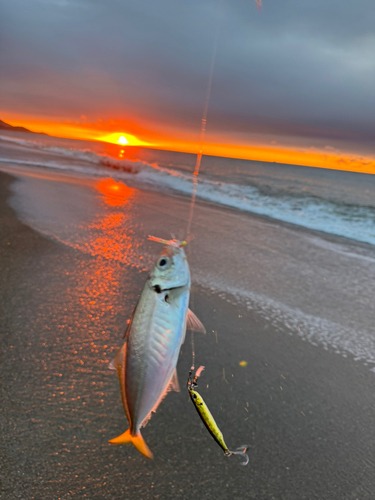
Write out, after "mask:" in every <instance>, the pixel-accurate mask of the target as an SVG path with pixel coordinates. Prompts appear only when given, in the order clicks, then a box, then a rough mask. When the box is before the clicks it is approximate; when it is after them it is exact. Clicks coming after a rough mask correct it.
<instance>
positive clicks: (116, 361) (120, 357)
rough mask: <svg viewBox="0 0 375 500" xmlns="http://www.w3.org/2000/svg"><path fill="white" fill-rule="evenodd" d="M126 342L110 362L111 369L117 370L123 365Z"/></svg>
mask: <svg viewBox="0 0 375 500" xmlns="http://www.w3.org/2000/svg"><path fill="white" fill-rule="evenodd" d="M125 344H126V342H124V344H123V345H122V347H121V348H120V349H119V350H118V351H117V353H116V356H115V357H114V358H113V359H112V361H110V362H109V363H108V368H109V369H110V370H117V369H118V368H119V367H121V366H122V364H123V362H124V350H125Z"/></svg>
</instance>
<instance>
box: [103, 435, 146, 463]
mask: <svg viewBox="0 0 375 500" xmlns="http://www.w3.org/2000/svg"><path fill="white" fill-rule="evenodd" d="M108 442H109V443H111V444H126V443H132V444H133V445H134V446H135V447H136V448H137V450H138V451H140V452H141V453H142V455H144V456H145V457H147V458H154V455H153V454H152V452H151V450H150V448H149V447H148V446H147V444H146V442H145V440H144V439H143V437H142V434H141V433H140V432H138V433H137V434H136V435H135V436H132V434H131V432H130V429H128V430H127V431H126V432H124V434H121V436H117V437H116V438H113V439H110V440H109V441H108Z"/></svg>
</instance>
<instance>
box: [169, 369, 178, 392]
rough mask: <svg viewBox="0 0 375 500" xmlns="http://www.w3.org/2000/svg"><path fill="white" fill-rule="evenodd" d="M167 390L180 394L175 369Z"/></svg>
mask: <svg viewBox="0 0 375 500" xmlns="http://www.w3.org/2000/svg"><path fill="white" fill-rule="evenodd" d="M169 390H170V391H175V392H181V389H180V384H179V383H178V375H177V370H176V368H175V369H174V372H173V375H172V377H171V380H170V382H169Z"/></svg>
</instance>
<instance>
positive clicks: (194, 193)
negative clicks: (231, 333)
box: [186, 0, 224, 370]
mask: <svg viewBox="0 0 375 500" xmlns="http://www.w3.org/2000/svg"><path fill="white" fill-rule="evenodd" d="M223 7H224V0H220V4H219V12H218V16H217V24H216V31H215V37H214V49H213V52H212V58H211V64H210V70H209V74H208V82H207V90H206V99H205V103H204V107H203V113H202V120H201V132H200V138H199V152H198V154H197V160H196V162H195V169H194V173H193V191H192V194H191V201H190V213H189V218H188V223H187V228H186V241H189V240H190V239H191V238H192V235H191V224H192V222H193V215H194V207H195V199H196V196H197V187H198V176H199V170H200V166H201V161H202V154H203V144H204V140H205V136H206V127H207V115H208V107H209V104H210V97H211V89H212V80H213V77H214V69H215V61H216V54H217V47H218V45H219V35H220V30H221V23H222V20H223V17H224V16H223V14H224V8H223ZM191 299H192V300H191V302H192V306H193V307H194V298H193V294H191ZM191 358H192V360H191V370H194V364H195V349H194V333H193V332H191Z"/></svg>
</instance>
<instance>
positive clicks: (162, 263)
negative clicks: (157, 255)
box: [158, 257, 169, 269]
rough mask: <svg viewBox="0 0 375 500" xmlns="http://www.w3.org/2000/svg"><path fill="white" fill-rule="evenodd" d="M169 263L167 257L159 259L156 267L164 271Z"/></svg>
mask: <svg viewBox="0 0 375 500" xmlns="http://www.w3.org/2000/svg"><path fill="white" fill-rule="evenodd" d="M168 263H169V259H168V258H167V257H161V259H159V262H158V267H159V268H161V269H166V268H167V266H168Z"/></svg>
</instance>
